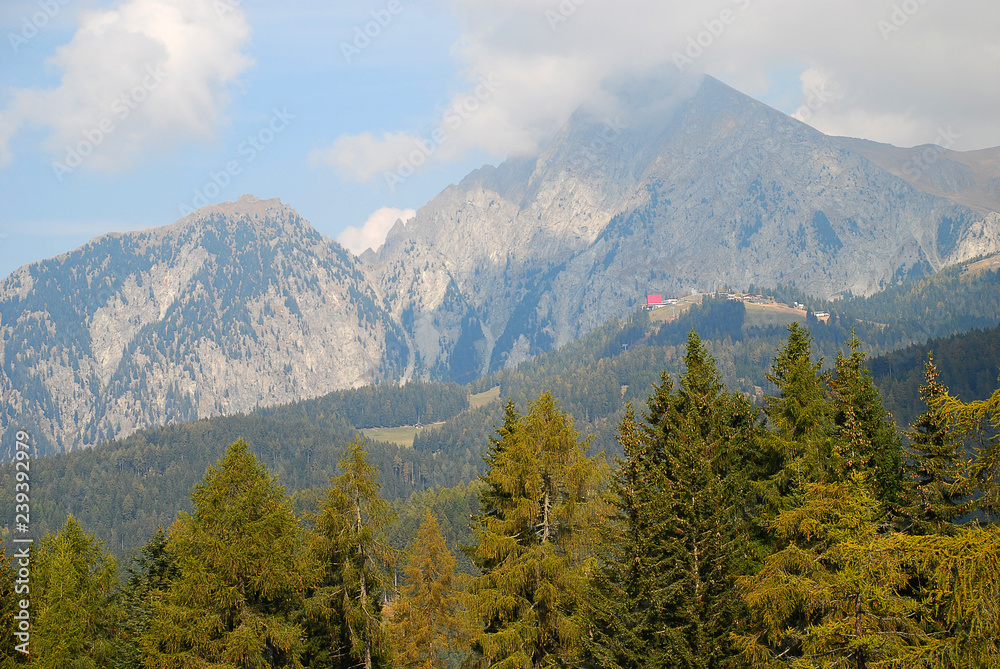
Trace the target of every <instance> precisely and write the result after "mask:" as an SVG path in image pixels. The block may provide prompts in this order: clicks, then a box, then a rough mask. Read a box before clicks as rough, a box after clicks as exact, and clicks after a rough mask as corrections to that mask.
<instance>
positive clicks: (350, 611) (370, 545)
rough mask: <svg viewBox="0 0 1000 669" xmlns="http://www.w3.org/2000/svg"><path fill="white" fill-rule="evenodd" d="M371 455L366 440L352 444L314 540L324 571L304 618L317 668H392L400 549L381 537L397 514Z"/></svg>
mask: <svg viewBox="0 0 1000 669" xmlns="http://www.w3.org/2000/svg"><path fill="white" fill-rule="evenodd" d="M367 456H368V454H367V453H366V452H365V451H364V442H363V441H362V440H361V439H355V441H354V442H352V443H351V444H349V445H348V446H347V450H346V452H345V453H344V456H343V457H342V458H341V459H340V463H339V464H340V469H341V474H340V475H339V476H337V477H336V478H334V479H331V481H332V483H333V485H332V487H331V488H330V489H329V492H328V495H327V498H326V499H325V500H323V502H322V503H321V504H320V513H319V515H318V516H317V517H316V518H315V528H314V531H313V532H312V534H311V536H310V540H309V541H310V553H311V555H312V556H313V560H314V562H315V564H316V566H317V569H318V574H317V577H316V581H315V583H314V584H313V585H312V587H311V588H310V591H309V593H308V596H307V598H306V601H305V606H304V608H303V614H302V615H303V624H304V626H305V628H306V631H307V632H308V634H309V642H308V647H307V648H306V652H305V654H304V658H305V664H306V666H308V667H312V668H314V669H319V668H320V667H323V668H327V667H330V668H333V667H343V668H344V669H346V668H347V667H357V666H362V667H364V668H365V669H372V668H373V667H386V666H388V665H389V643H388V639H387V638H386V636H385V633H384V630H383V625H382V603H381V598H382V596H383V594H384V591H385V590H386V588H387V587H388V577H387V574H386V565H387V564H388V563H389V562H390V561H391V560H392V554H391V551H390V549H389V548H388V547H387V546H386V545H385V544H384V543H383V541H382V539H381V534H382V533H383V531H384V530H385V528H386V526H387V525H388V523H389V521H390V520H391V517H390V512H389V505H388V504H387V503H386V502H385V501H384V500H383V499H382V498H381V497H379V484H378V483H377V482H376V478H377V477H378V469H377V468H376V467H374V466H373V465H371V464H369V463H368V459H367Z"/></svg>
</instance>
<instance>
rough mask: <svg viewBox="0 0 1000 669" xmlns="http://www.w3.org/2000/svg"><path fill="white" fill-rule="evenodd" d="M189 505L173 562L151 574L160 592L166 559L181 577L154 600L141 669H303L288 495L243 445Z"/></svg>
mask: <svg viewBox="0 0 1000 669" xmlns="http://www.w3.org/2000/svg"><path fill="white" fill-rule="evenodd" d="M191 501H192V502H193V504H194V513H193V514H187V513H183V512H182V513H181V514H180V517H179V518H178V519H177V521H176V522H175V523H174V524H173V526H171V528H170V538H169V541H168V543H167V552H168V553H169V556H170V557H169V558H167V557H166V556H163V555H154V556H153V558H154V560H155V562H154V563H153V564H152V565H150V566H151V567H152V569H151V571H152V575H151V578H152V580H153V582H154V583H155V582H157V581H158V582H159V583H160V585H162V583H163V582H164V579H166V578H167V573H168V572H169V571H170V570H171V568H170V567H168V566H167V564H168V563H169V561H170V560H171V559H172V560H173V561H174V563H175V564H176V570H177V571H176V576H175V577H174V578H173V579H172V580H170V585H169V589H168V590H167V592H166V593H164V594H163V595H162V596H160V597H156V598H155V600H154V615H153V617H152V619H151V620H150V621H149V624H148V631H147V633H146V634H145V635H144V637H143V647H144V651H145V653H146V654H147V655H148V659H147V666H148V667H150V668H152V667H163V668H164V669H166V668H168V667H169V668H171V669H173V668H175V667H177V668H181V667H192V668H194V667H206V666H219V667H228V666H233V667H255V668H256V667H300V666H301V663H300V662H299V656H300V655H301V652H302V641H301V637H302V629H301V628H300V627H299V626H298V625H296V624H294V623H293V622H292V621H291V616H292V613H293V611H294V610H295V609H296V607H297V606H298V602H299V600H300V599H301V593H302V582H303V574H302V571H303V570H302V568H301V564H300V553H301V551H300V545H299V544H300V541H299V534H298V527H297V523H296V520H295V516H294V514H293V513H292V510H291V506H290V503H289V501H288V498H287V497H286V496H285V492H284V489H283V488H282V487H281V486H280V485H278V483H277V481H276V480H275V478H274V477H273V476H271V475H270V474H268V472H267V469H266V468H265V467H264V466H263V465H262V464H261V463H260V462H259V461H258V460H257V458H256V457H254V455H253V454H252V453H250V451H249V448H248V446H247V444H246V442H244V441H242V440H240V441H237V442H236V443H234V444H232V445H231V446H230V447H229V448H228V449H227V450H226V454H225V455H224V456H223V457H222V459H221V460H220V461H219V462H218V463H217V464H216V465H212V466H210V467H209V468H208V471H207V472H206V473H205V478H204V480H203V481H202V483H200V484H198V485H197V486H195V488H194V491H193V492H192V493H191ZM154 551H155V552H156V553H159V551H158V549H155V548H154ZM157 565H158V566H157Z"/></svg>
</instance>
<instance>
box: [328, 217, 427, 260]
mask: <svg viewBox="0 0 1000 669" xmlns="http://www.w3.org/2000/svg"><path fill="white" fill-rule="evenodd" d="M416 215H417V212H416V210H414V209H394V208H392V207H382V208H381V209H379V210H378V211H376V212H375V213H373V214H372V215H371V216H369V217H368V220H367V221H365V222H364V223H363V224H362V225H361V227H360V228H358V227H355V226H353V225H352V226H350V227H348V228H346V229H345V230H344V231H343V232H341V233H340V235H339V236H338V237H337V241H338V242H340V244H341V246H343V247H345V248H347V249H349V250H350V251H351V252H352V253H354V254H356V255H357V254H360V253H364V251H365V250H366V249H374V250H376V251H377V250H378V249H379V247H381V246H382V244H384V243H385V237H386V235H388V234H389V230H391V229H392V226H394V225H395V224H396V221H403V223H406V222H407V221H409V220H410V219H411V218H413V217H414V216H416Z"/></svg>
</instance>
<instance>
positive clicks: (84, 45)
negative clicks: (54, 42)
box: [0, 0, 251, 175]
mask: <svg viewBox="0 0 1000 669" xmlns="http://www.w3.org/2000/svg"><path fill="white" fill-rule="evenodd" d="M249 38H250V26H249V24H248V23H247V20H246V16H245V15H244V13H243V11H242V9H240V8H239V3H238V2H236V1H235V0H123V1H122V2H120V3H119V4H117V5H116V6H114V7H113V8H111V9H108V10H103V11H94V12H84V13H82V14H81V17H80V23H79V27H78V28H77V31H76V33H75V34H74V36H73V38H72V39H71V40H70V42H69V43H68V44H66V45H64V46H62V47H60V48H59V49H58V50H57V52H56V55H55V56H53V57H52V58H51V59H50V60H49V64H50V65H52V66H53V67H55V68H57V69H58V70H60V71H61V72H62V79H61V82H60V84H59V86H58V87H56V88H51V89H37V88H26V89H17V90H14V91H13V92H12V94H11V98H10V101H9V103H8V104H7V106H6V108H5V109H4V110H3V111H2V112H0V166H6V165H9V164H10V162H11V161H12V160H13V155H12V152H11V147H10V144H11V140H12V139H13V137H14V136H15V135H16V134H17V133H18V132H19V131H20V130H21V129H22V128H25V127H29V126H36V127H41V128H45V129H47V130H48V133H49V134H48V136H47V138H46V139H45V140H44V148H45V149H46V150H48V151H49V152H50V153H51V154H52V158H53V160H54V161H56V162H59V163H62V164H67V161H69V168H70V170H72V169H75V167H74V164H75V166H82V167H84V168H85V169H100V170H109V171H118V170H122V169H126V168H128V167H129V166H131V165H132V164H133V163H134V161H135V159H136V158H137V157H138V156H139V155H140V154H142V153H143V152H145V151H148V150H149V149H170V148H172V147H173V146H175V145H176V144H177V143H178V142H181V141H188V140H202V141H204V140H210V139H212V138H213V136H214V134H215V131H216V129H217V128H218V127H219V125H220V124H221V123H223V122H224V120H225V119H224V111H225V108H226V106H227V104H228V102H229V87H230V85H232V84H233V83H235V82H236V79H237V77H238V76H239V75H240V74H241V73H242V72H243V71H244V70H245V69H246V68H247V67H249V66H250V64H251V60H250V58H249V57H248V56H247V55H246V54H245V53H244V52H243V49H244V47H245V46H246V45H247V44H248V42H249ZM74 153H75V154H77V156H78V157H79V160H76V159H74V158H72V157H71V156H72V154H74ZM58 174H59V171H58V170H57V175H58Z"/></svg>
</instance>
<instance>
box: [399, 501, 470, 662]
mask: <svg viewBox="0 0 1000 669" xmlns="http://www.w3.org/2000/svg"><path fill="white" fill-rule="evenodd" d="M463 614H464V611H463V610H462V607H461V600H460V593H459V587H458V582H457V579H456V578H455V556H454V555H452V554H451V551H449V550H448V547H447V546H446V545H445V541H444V537H443V536H441V528H440V527H439V526H438V522H437V517H436V516H435V515H434V513H433V512H431V510H430V509H427V510H426V511H425V513H424V520H423V522H422V523H421V525H420V529H419V530H418V531H417V538H416V540H415V541H414V542H413V546H412V547H411V548H410V551H409V556H408V557H407V560H406V563H405V565H404V568H403V586H402V593H401V595H400V597H399V599H398V600H397V601H396V602H395V604H394V606H393V613H392V625H391V628H390V631H391V634H392V637H393V639H394V640H395V644H396V648H395V650H396V657H395V665H394V666H396V667H399V668H400V669H443V668H444V667H447V666H448V665H449V660H451V659H453V658H458V657H461V653H462V651H463V650H464V649H465V648H466V646H467V644H468V638H467V629H468V626H467V624H466V623H465V620H464V617H463Z"/></svg>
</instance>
